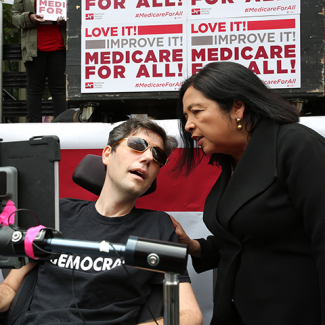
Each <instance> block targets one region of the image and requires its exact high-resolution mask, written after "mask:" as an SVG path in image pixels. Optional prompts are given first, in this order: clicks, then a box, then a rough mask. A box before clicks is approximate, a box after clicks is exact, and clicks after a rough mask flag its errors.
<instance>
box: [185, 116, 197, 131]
mask: <svg viewBox="0 0 325 325" xmlns="http://www.w3.org/2000/svg"><path fill="white" fill-rule="evenodd" d="M194 127H195V125H194V123H193V122H191V120H189V119H188V120H187V121H186V124H185V130H186V131H187V132H190V133H192V131H193V129H194Z"/></svg>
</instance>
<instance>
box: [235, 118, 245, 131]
mask: <svg viewBox="0 0 325 325" xmlns="http://www.w3.org/2000/svg"><path fill="white" fill-rule="evenodd" d="M236 121H237V123H238V125H237V129H238V130H241V129H242V128H243V127H242V125H241V124H240V122H241V119H240V118H239V117H238V118H237V119H236Z"/></svg>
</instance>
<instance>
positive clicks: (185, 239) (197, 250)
mask: <svg viewBox="0 0 325 325" xmlns="http://www.w3.org/2000/svg"><path fill="white" fill-rule="evenodd" d="M169 216H170V219H171V220H172V223H173V226H174V228H175V233H176V235H177V238H178V241H179V242H180V243H181V244H184V245H188V252H189V254H190V255H192V256H195V257H201V245H200V243H199V242H198V241H197V240H194V239H191V238H190V237H189V236H188V235H187V233H186V232H185V231H184V229H183V227H182V226H181V224H180V223H179V222H178V221H176V220H175V219H174V218H173V217H172V216H171V215H169Z"/></svg>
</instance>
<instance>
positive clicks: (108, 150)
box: [102, 146, 112, 166]
mask: <svg viewBox="0 0 325 325" xmlns="http://www.w3.org/2000/svg"><path fill="white" fill-rule="evenodd" d="M111 153H112V147H111V146H106V147H105V148H104V149H103V152H102V160H103V164H104V165H106V166H107V164H108V160H109V157H110V154H111Z"/></svg>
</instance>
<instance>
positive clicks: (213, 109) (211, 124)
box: [183, 86, 242, 157]
mask: <svg viewBox="0 0 325 325" xmlns="http://www.w3.org/2000/svg"><path fill="white" fill-rule="evenodd" d="M183 113H184V116H185V118H186V120H187V122H186V125H185V130H186V131H187V132H190V133H191V134H192V139H193V140H195V141H197V144H198V146H200V147H201V148H202V150H203V151H204V152H205V153H206V154H213V153H224V154H228V155H231V156H233V157H234V154H235V155H236V151H235V150H237V149H236V142H237V137H238V132H240V131H238V130H237V122H236V118H237V117H239V118H242V114H241V111H237V110H236V109H235V108H234V107H233V108H232V110H231V111H230V113H227V112H224V111H223V110H222V109H221V107H220V105H219V104H218V103H217V102H215V101H214V100H211V99H208V98H206V97H205V96H204V95H203V93H202V92H200V91H199V90H197V89H195V88H193V87H192V86H191V87H189V88H188V89H187V90H186V92H185V94H184V97H183Z"/></svg>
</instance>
